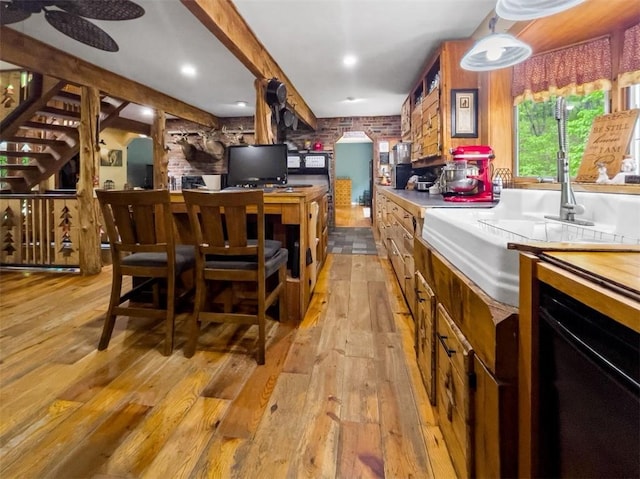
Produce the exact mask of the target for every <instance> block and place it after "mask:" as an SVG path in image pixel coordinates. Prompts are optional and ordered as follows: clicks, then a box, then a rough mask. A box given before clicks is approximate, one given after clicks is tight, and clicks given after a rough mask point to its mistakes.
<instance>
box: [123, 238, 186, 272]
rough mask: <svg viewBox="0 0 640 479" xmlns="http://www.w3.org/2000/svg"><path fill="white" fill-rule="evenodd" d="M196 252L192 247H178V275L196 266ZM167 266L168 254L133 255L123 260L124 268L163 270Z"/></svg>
mask: <svg viewBox="0 0 640 479" xmlns="http://www.w3.org/2000/svg"><path fill="white" fill-rule="evenodd" d="M195 263H196V251H195V247H193V246H191V245H183V244H181V245H177V246H176V273H177V274H180V273H182V272H184V271H187V270H188V269H191V268H193V267H194V266H195ZM166 264H167V255H166V253H133V254H130V255H129V256H125V257H124V258H122V265H123V266H146V267H157V268H161V267H163V266H165V265H166Z"/></svg>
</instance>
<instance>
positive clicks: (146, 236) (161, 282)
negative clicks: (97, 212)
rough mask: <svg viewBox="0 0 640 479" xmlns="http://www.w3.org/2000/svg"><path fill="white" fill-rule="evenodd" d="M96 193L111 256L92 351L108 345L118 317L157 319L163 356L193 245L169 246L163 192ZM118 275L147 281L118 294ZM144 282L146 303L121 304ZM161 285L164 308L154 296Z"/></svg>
mask: <svg viewBox="0 0 640 479" xmlns="http://www.w3.org/2000/svg"><path fill="white" fill-rule="evenodd" d="M96 193H97V195H98V200H99V201H100V208H101V209H102V215H103V218H104V223H105V227H106V230H107V235H108V236H109V244H110V246H111V256H112V260H113V280H112V283H111V298H110V301H109V309H108V311H107V315H106V317H105V322H104V328H103V330H102V336H101V337H100V343H99V345H98V349H99V350H103V349H106V348H107V346H108V345H109V340H110V339H111V334H112V333H113V327H114V325H115V321H116V317H117V316H119V315H124V316H136V317H140V316H141V317H149V318H163V319H164V320H165V324H166V337H165V344H164V355H165V356H168V355H170V354H171V352H172V351H173V336H174V328H175V308H176V303H177V302H178V301H179V300H180V299H182V298H184V297H185V296H186V295H187V294H188V293H189V287H185V288H184V290H183V291H182V294H181V295H180V296H177V295H176V290H177V284H178V283H180V278H181V276H182V275H183V274H187V273H188V272H189V271H190V270H191V272H192V274H193V269H194V266H195V249H194V247H193V246H192V245H176V244H175V240H174V235H173V217H172V214H171V198H170V195H169V191H168V190H145V191H138V190H127V191H113V190H111V191H105V190H98V191H97V192H96ZM123 276H135V277H139V278H148V280H147V281H144V282H143V283H141V284H139V285H136V286H135V287H134V288H133V289H131V290H130V291H128V292H127V293H125V294H122V278H123ZM150 285H151V286H153V304H152V306H151V307H142V306H139V305H137V303H136V305H128V306H122V304H123V303H124V302H126V301H128V300H131V298H132V297H137V293H139V292H140V291H141V290H143V289H145V288H147V287H149V286H150ZM161 286H163V287H164V288H165V290H166V306H163V305H162V303H163V301H161V298H160V296H161V290H160V287H161Z"/></svg>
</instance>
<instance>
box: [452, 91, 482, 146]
mask: <svg viewBox="0 0 640 479" xmlns="http://www.w3.org/2000/svg"><path fill="white" fill-rule="evenodd" d="M451 137H452V138H478V89H477V88H475V89H470V90H451Z"/></svg>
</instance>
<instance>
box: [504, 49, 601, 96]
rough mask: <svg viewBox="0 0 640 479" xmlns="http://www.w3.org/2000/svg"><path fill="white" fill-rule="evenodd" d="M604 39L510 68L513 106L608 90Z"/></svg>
mask: <svg viewBox="0 0 640 479" xmlns="http://www.w3.org/2000/svg"><path fill="white" fill-rule="evenodd" d="M611 76H612V69H611V42H610V40H609V38H608V37H605V38H600V39H598V40H593V41H591V42H588V43H581V44H580V45H574V46H572V47H569V48H564V49H562V50H557V51H554V52H549V53H543V54H541V55H537V56H535V57H531V58H529V59H528V60H527V61H525V62H522V63H520V64H518V65H516V66H514V67H513V83H512V87H511V94H512V96H513V98H514V103H515V104H516V105H517V104H518V103H520V102H522V101H524V100H534V101H541V100H547V99H548V98H549V97H551V96H554V95H572V94H573V95H575V94H586V93H590V92H591V91H595V90H610V89H611Z"/></svg>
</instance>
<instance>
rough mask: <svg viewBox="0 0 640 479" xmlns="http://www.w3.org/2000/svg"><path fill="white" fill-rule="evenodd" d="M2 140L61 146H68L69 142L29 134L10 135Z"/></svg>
mask: <svg viewBox="0 0 640 479" xmlns="http://www.w3.org/2000/svg"><path fill="white" fill-rule="evenodd" d="M3 141H6V142H7V143H29V144H32V145H45V146H53V147H62V148H66V147H68V146H69V144H68V143H67V142H66V141H63V140H54V139H53V138H32V137H29V136H12V137H11V138H7V139H5V140H3Z"/></svg>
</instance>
